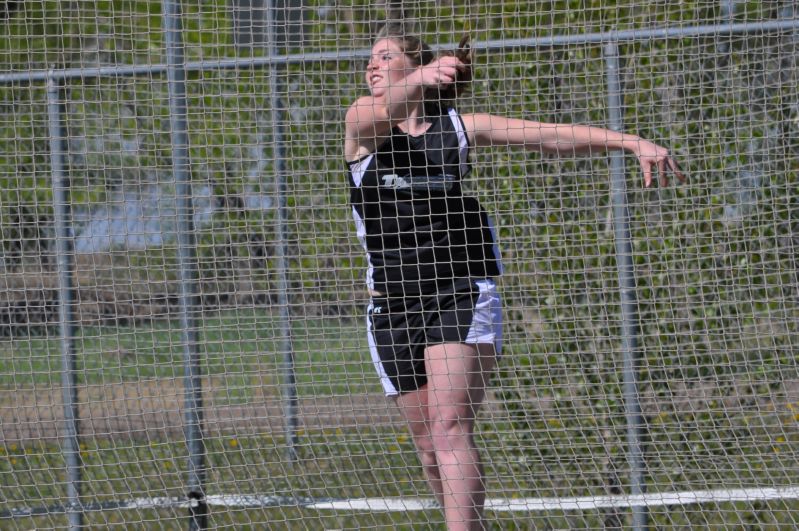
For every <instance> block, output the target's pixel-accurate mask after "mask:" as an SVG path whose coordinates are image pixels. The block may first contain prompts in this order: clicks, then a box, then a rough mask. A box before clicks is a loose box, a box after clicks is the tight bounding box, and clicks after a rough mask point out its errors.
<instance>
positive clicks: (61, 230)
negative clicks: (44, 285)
mask: <svg viewBox="0 0 799 531" xmlns="http://www.w3.org/2000/svg"><path fill="white" fill-rule="evenodd" d="M64 96H65V94H64V82H63V79H58V78H56V77H55V76H54V75H52V72H51V75H50V76H49V77H48V79H47V120H48V128H49V136H50V171H51V174H52V189H53V218H54V222H55V245H56V262H57V267H58V295H59V296H58V324H59V328H60V334H61V335H60V340H61V390H62V395H63V400H64V437H63V442H62V445H63V446H62V449H61V451H62V453H63V454H64V461H65V463H66V468H67V485H66V487H67V498H68V501H67V519H68V521H69V528H70V529H73V530H75V529H80V528H81V527H82V526H83V511H82V508H81V503H80V491H81V488H80V483H81V459H80V441H79V439H78V437H79V434H80V429H79V423H78V419H79V413H78V390H77V375H78V372H77V354H76V352H75V312H74V310H75V301H76V299H77V297H76V296H75V242H74V234H73V230H72V209H71V208H70V203H69V201H70V193H69V186H70V180H69V175H68V170H67V161H66V145H65V142H66V140H65V139H66V134H65V131H64V116H65V114H66V112H65V111H66V109H65V103H64Z"/></svg>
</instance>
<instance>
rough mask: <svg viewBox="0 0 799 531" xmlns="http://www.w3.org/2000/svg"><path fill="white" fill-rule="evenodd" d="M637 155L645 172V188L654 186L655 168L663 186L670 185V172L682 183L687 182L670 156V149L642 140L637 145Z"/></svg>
mask: <svg viewBox="0 0 799 531" xmlns="http://www.w3.org/2000/svg"><path fill="white" fill-rule="evenodd" d="M635 155H636V156H637V157H638V162H639V163H640V164H641V168H642V169H643V171H644V186H646V187H647V188H649V187H650V186H652V182H653V178H654V177H653V174H654V169H655V168H657V172H658V175H659V177H660V185H661V186H668V185H669V172H671V173H673V174H674V176H675V177H677V179H678V180H679V181H680V182H681V183H684V182H685V180H686V177H685V174H684V173H683V172H682V170H680V167H679V165H678V164H677V161H676V160H674V157H672V156H671V155H670V154H669V150H668V149H666V148H664V147H662V146H658V145H657V144H654V143H652V142H649V141H647V140H641V141H640V142H638V143H637V149H635Z"/></svg>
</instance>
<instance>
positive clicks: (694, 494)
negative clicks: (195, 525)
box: [124, 486, 799, 512]
mask: <svg viewBox="0 0 799 531" xmlns="http://www.w3.org/2000/svg"><path fill="white" fill-rule="evenodd" d="M778 499H799V486H790V487H777V488H766V487H764V488H747V489H728V490H695V491H682V492H658V493H652V494H642V495H636V496H624V495H622V496H580V497H564V498H489V499H488V500H486V510H489V511H494V512H536V511H551V510H559V511H575V510H576V511H580V510H591V509H604V508H625V507H639V506H646V507H658V506H664V505H688V504H697V503H721V502H734V501H743V502H753V501H763V500H778ZM206 503H207V504H208V505H216V506H225V507H245V508H246V507H287V506H295V507H296V506H299V507H303V508H306V509H314V510H320V511H324V510H334V511H373V512H398V511H402V512H404V511H424V510H429V509H434V508H436V507H438V505H437V503H436V501H435V500H434V499H432V498H352V499H336V500H314V499H310V498H297V499H295V498H290V497H282V496H265V495H239V494H217V495H210V496H208V497H207V498H206ZM188 504H189V502H188V501H186V500H180V499H178V498H137V499H134V500H131V501H130V502H128V503H126V504H124V505H125V506H126V507H128V508H144V507H164V506H170V507H184V506H185V507H188Z"/></svg>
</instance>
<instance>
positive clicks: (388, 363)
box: [367, 279, 502, 395]
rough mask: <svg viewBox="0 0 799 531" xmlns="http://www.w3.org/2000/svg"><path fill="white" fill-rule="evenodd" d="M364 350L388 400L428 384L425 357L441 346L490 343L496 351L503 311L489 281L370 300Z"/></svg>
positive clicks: (464, 282) (468, 282)
mask: <svg viewBox="0 0 799 531" xmlns="http://www.w3.org/2000/svg"><path fill="white" fill-rule="evenodd" d="M367 331H368V339H369V349H370V351H371V354H372V360H373V361H374V364H375V368H376V369H377V372H378V375H379V376H380V379H381V382H382V384H383V388H384V390H385V392H386V394H387V395H397V394H400V393H405V392H408V391H415V390H417V389H419V388H420V387H421V386H423V385H424V384H425V383H427V375H426V372H425V363H424V351H425V349H426V348H427V347H429V346H431V345H438V344H442V343H472V344H476V343H493V344H494V346H495V349H496V351H497V353H499V351H500V349H501V338H502V310H501V304H500V301H499V296H498V295H497V291H496V285H495V284H494V281H493V280H491V279H481V280H476V281H474V280H469V279H464V281H463V282H460V283H459V284H458V285H456V286H453V288H452V289H449V290H446V291H439V292H438V293H435V294H432V295H418V296H410V297H402V296H397V297H394V296H389V297H373V298H372V301H371V303H370V304H369V308H368V311H367Z"/></svg>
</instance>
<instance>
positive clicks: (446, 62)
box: [422, 56, 466, 87]
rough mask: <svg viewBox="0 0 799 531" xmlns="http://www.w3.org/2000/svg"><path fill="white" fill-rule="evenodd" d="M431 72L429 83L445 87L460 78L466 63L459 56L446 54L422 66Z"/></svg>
mask: <svg viewBox="0 0 799 531" xmlns="http://www.w3.org/2000/svg"><path fill="white" fill-rule="evenodd" d="M422 68H423V69H425V71H426V72H427V73H428V74H429V76H426V77H427V79H428V83H427V84H428V85H432V86H440V87H445V86H448V85H452V84H453V83H455V82H456V81H457V80H458V74H459V73H460V72H463V71H465V69H466V65H465V64H464V63H463V62H462V61H461V60H460V59H458V58H457V57H452V56H446V57H441V58H440V59H438V60H436V61H433V62H432V63H430V64H428V65H425V66H423V67H422Z"/></svg>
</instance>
